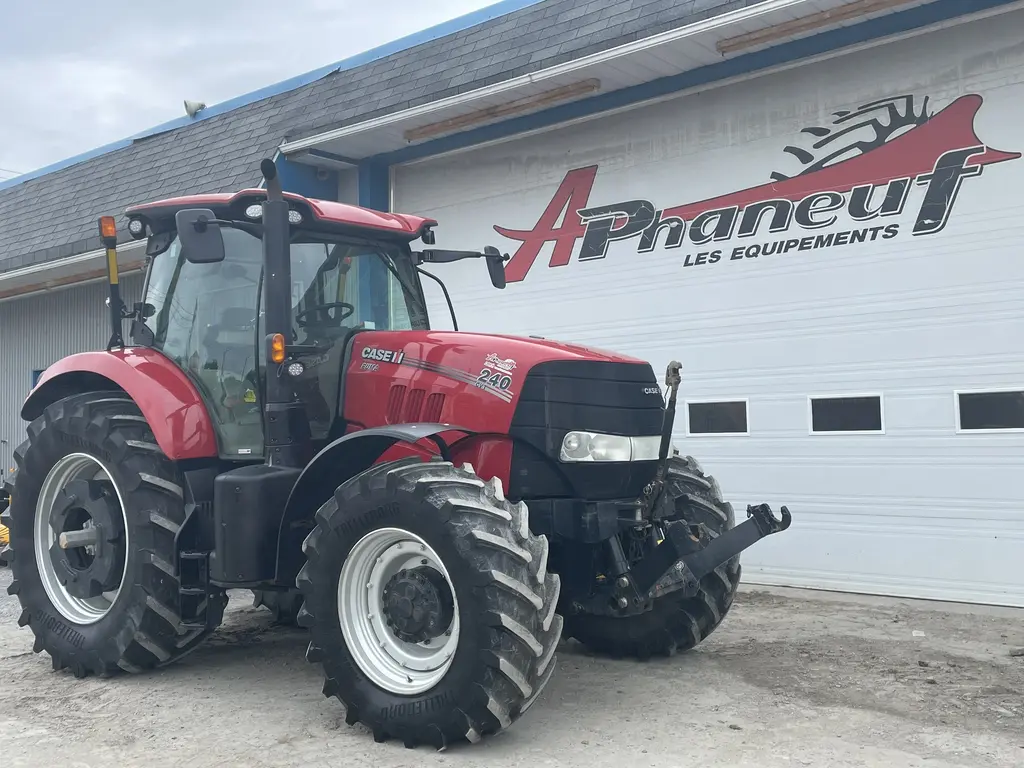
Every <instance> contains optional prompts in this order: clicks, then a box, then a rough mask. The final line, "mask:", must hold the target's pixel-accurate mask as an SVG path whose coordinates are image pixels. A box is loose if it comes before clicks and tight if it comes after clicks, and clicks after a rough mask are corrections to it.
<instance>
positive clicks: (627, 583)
mask: <svg viewBox="0 0 1024 768" xmlns="http://www.w3.org/2000/svg"><path fill="white" fill-rule="evenodd" d="M781 513H782V517H781V518H776V517H775V515H774V514H773V513H772V510H771V507H769V506H768V505H767V504H758V505H757V506H753V505H751V506H748V507H747V519H746V520H745V521H743V523H741V524H740V525H737V526H736V527H735V528H730V529H729V530H727V531H725V532H723V533H722V534H720V535H719V536H717V537H715V538H711V537H710V536H709V535H708V533H707V529H706V528H705V527H703V526H690V525H689V524H687V523H686V522H685V521H683V520H674V521H671V522H667V523H665V524H664V528H665V538H664V539H663V540H662V541H661V543H660V544H658V545H657V546H656V547H654V549H653V550H652V551H651V552H650V553H649V554H648V555H647V556H646V557H644V558H643V559H642V560H640V561H639V562H637V563H636V564H635V565H633V566H632V568H629V569H628V570H627V571H626V572H625V573H623V574H622V575H620V576H619V577H618V578H617V579H615V581H614V585H613V588H612V594H611V596H610V597H611V599H610V601H609V602H610V605H609V606H608V607H609V608H610V609H611V610H612V612H616V613H629V612H636V611H638V610H642V609H643V606H645V605H646V604H647V603H648V602H649V601H650V600H651V599H652V598H654V597H658V596H660V595H661V594H664V593H666V592H669V591H681V592H683V593H684V595H686V596H692V595H695V594H697V592H698V590H699V589H700V580H701V579H702V578H704V577H705V576H706V575H708V574H709V573H711V572H712V571H714V570H715V568H717V567H718V566H720V565H722V564H723V563H726V562H728V561H729V560H731V559H732V558H734V557H736V556H737V555H738V554H740V552H742V551H743V550H745V549H747V548H748V547H750V546H752V545H753V544H756V543H757V542H758V541H760V540H761V539H763V538H764V537H765V536H770V535H772V534H773V533H779V532H781V531H784V530H786V529H787V528H789V526H790V524H791V523H792V521H793V517H792V515H791V514H790V512H789V509H788V508H787V507H782V509H781ZM606 594H607V593H606Z"/></svg>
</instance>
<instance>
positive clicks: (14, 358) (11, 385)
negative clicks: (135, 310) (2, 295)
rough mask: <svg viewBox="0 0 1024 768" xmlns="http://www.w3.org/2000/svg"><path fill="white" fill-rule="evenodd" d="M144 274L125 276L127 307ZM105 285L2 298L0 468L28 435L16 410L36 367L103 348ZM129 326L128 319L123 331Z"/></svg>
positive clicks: (123, 287) (123, 286) (9, 463)
mask: <svg viewBox="0 0 1024 768" xmlns="http://www.w3.org/2000/svg"><path fill="white" fill-rule="evenodd" d="M142 283H143V276H142V275H141V274H134V275H125V276H123V277H122V279H121V292H122V296H123V297H124V300H125V303H127V304H128V305H129V306H131V304H132V303H133V302H136V301H139V299H140V298H141V294H142ZM106 297H107V286H106V283H102V282H100V283H92V284H89V285H82V286H78V287H76V288H68V289H66V290H62V291H55V292H53V293H46V294H37V295H35V296H28V297H26V298H24V299H18V300H16V301H5V302H0V354H2V357H3V365H2V366H0V393H3V397H2V400H0V438H3V439H4V440H6V441H7V443H8V444H7V445H0V466H4V469H5V470H6V469H8V468H9V467H11V466H13V459H12V453H13V451H14V448H16V447H17V446H18V445H19V444H20V443H21V441H22V440H24V438H25V423H24V422H23V421H22V420H21V417H20V416H19V415H18V412H19V411H20V410H21V404H22V403H23V402H24V400H25V396H26V395H27V394H28V391H29V389H30V388H31V386H32V371H34V370H42V369H44V368H46V367H47V366H50V365H52V364H53V363H55V362H56V361H57V360H59V359H60V358H62V357H65V356H67V355H70V354H73V353H75V352H85V351H88V350H90V349H102V348H103V347H104V345H106V343H107V339H108V338H109V337H110V321H109V319H108V317H109V315H108V314H107V306H106V304H104V300H105V299H106ZM127 328H128V324H127V323H125V332H127Z"/></svg>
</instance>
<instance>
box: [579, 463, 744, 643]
mask: <svg viewBox="0 0 1024 768" xmlns="http://www.w3.org/2000/svg"><path fill="white" fill-rule="evenodd" d="M666 481H667V489H666V491H667V492H668V493H669V494H670V495H671V497H672V498H673V499H674V500H675V502H674V503H675V508H676V513H677V518H676V519H684V520H686V521H688V522H689V523H690V524H692V525H696V524H699V523H703V524H704V525H706V526H707V528H708V531H709V532H710V534H711V536H712V537H714V536H718V535H719V534H721V533H722V532H723V531H726V530H728V529H729V528H732V527H733V526H734V525H735V524H736V514H735V512H734V511H733V508H732V504H730V503H728V502H726V501H723V500H722V494H721V491H720V489H719V487H718V483H717V482H716V481H715V479H714V478H713V477H711V476H709V475H705V474H704V471H703V470H702V469H701V466H700V464H698V463H697V461H696V459H694V458H693V457H692V456H686V457H683V456H672V457H670V458H669V464H668V472H667V474H666ZM740 572H741V568H740V562H739V555H737V556H736V557H734V558H732V559H731V560H729V561H727V562H726V563H724V564H722V565H720V566H719V567H718V568H716V569H715V570H714V571H712V572H711V573H709V574H708V575H707V576H705V577H704V578H703V579H701V581H700V590H699V591H698V593H697V594H696V595H694V596H693V597H684V596H682V593H681V592H670V593H669V594H667V595H665V596H663V597H659V598H655V600H654V604H653V607H652V609H651V610H650V611H648V612H647V613H642V614H639V615H637V616H629V617H624V618H620V617H614V616H600V615H594V614H575V615H568V616H566V620H565V636H566V637H567V638H569V637H573V638H575V639H576V640H578V641H579V642H581V643H582V644H583V645H585V646H587V647H588V648H590V649H591V650H592V651H595V652H597V653H601V654H606V655H609V656H613V657H617V658H621V657H634V658H640V659H646V658H650V657H651V656H671V655H673V654H674V653H676V652H677V651H688V650H690V649H692V648H694V647H695V646H697V645H698V644H700V643H701V642H703V641H704V640H706V639H707V638H708V636H709V635H710V634H711V633H712V632H714V631H715V630H716V629H717V628H718V627H719V626H720V625H721V623H722V621H723V620H724V619H725V617H726V614H728V612H729V609H730V608H731V607H732V602H733V598H734V597H735V595H736V589H737V588H738V587H739V583H740Z"/></svg>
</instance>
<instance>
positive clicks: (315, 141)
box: [0, 0, 1024, 606]
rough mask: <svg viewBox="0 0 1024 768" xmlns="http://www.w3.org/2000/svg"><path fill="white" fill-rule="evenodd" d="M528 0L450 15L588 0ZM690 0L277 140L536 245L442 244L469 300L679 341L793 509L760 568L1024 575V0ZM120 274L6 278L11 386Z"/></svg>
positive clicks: (690, 449)
mask: <svg viewBox="0 0 1024 768" xmlns="http://www.w3.org/2000/svg"><path fill="white" fill-rule="evenodd" d="M518 5H519V6H521V9H519V10H515V11H508V13H506V14H505V15H496V16H494V18H493V20H489V21H487V22H485V23H483V24H482V27H479V28H478V27H477V26H472V25H470V26H469V27H467V28H466V30H468V32H467V31H461V32H458V33H452V34H454V35H455V36H456V37H458V36H460V35H461V36H462V37H461V38H459V39H460V40H462V41H463V42H462V43H460V44H463V43H464V42H465V40H464V39H463V38H464V37H465V36H466V35H467V34H469V35H472V34H478V33H479V29H481V28H487V29H493V27H492V26H489V25H494V24H497V25H499V28H501V27H500V25H501V24H506V25H507V24H508V20H509V19H513V18H519V17H518V16H517V14H527V13H530V14H534V15H535V16H536V15H537V14H540V15H539V16H537V18H539V19H540V20H541V22H543V21H544V19H548V26H549V27H550V26H552V25H554V23H555V21H558V22H562V21H563V19H562V17H561V16H559V17H557V19H555V18H553V17H552V14H551V13H550V12H549V11H550V9H551V8H557V9H559V13H562V14H566V13H567V11H566V9H571V8H577V9H578V8H589V7H590V6H588V5H587V4H586V3H585V2H584V1H583V0H579V1H578V2H569V1H568V0H560V1H559V2H556V0H544V2H540V3H525V4H524V3H522V2H520V3H519V4H518ZM590 5H595V4H594V3H591V4H590ZM639 5H641V4H638V3H633V4H632V6H638V7H639ZM662 5H664V4H662ZM676 5H693V4H686V3H684V4H676ZM696 5H699V6H702V7H703V8H707V9H710V10H708V12H707V13H704V15H703V16H700V17H699V18H698V16H699V13H698V11H696V10H693V9H690V10H693V14H691V15H690V16H687V17H685V18H680V19H677V20H676V21H675V22H672V23H670V24H668V25H667V26H666V25H665V23H664V22H663V23H662V25H661V27H658V26H657V25H656V23H655V19H657V18H658V16H657V13H662V12H663V11H658V12H657V13H655V12H653V11H652V12H651V13H650V14H649V15H648V16H643V15H641V16H640V17H639V18H641V19H643V18H647V19H649V21H650V23H649V24H648V26H647V27H643V28H642V29H640V30H639V31H638V32H637V33H636V34H632V35H628V34H623V35H620V37H619V38H616V39H615V41H613V43H609V44H608V45H605V46H604V47H599V49H596V50H588V48H587V46H586V45H580V46H579V47H578V49H576V50H574V51H572V55H571V56H569V57H568V58H566V57H565V55H564V52H563V54H559V53H558V52H557V48H555V49H553V50H555V51H556V52H555V53H551V54H546V55H549V58H548V59H544V58H543V57H538V58H537V59H536V61H539V62H541V64H544V62H547V65H544V66H541V65H536V66H534V65H532V64H530V63H526V64H516V65H515V66H509V67H508V68H507V71H504V75H505V76H503V77H501V78H498V79H495V78H496V75H494V74H491V75H488V76H482V78H483V79H481V80H478V81H475V82H476V84H475V86H474V87H468V86H465V87H463V86H452V87H450V88H449V91H451V90H452V88H454V91H455V92H451V93H447V95H442V96H438V97H437V98H434V99H432V100H429V101H426V102H422V101H421V102H420V103H413V102H412V101H410V103H409V104H407V105H405V106H397V105H396V106H394V107H392V108H389V109H386V110H383V111H381V112H380V113H379V114H374V115H370V116H365V117H364V118H358V119H357V118H351V119H349V118H346V119H344V120H341V119H338V120H335V121H334V122H331V121H329V120H328V121H325V122H323V124H307V125H305V126H302V127H301V128H297V129H296V130H289V131H287V132H285V135H284V137H283V140H282V137H281V136H277V137H276V138H275V146H276V147H277V149H278V150H279V151H280V153H281V157H282V158H284V159H285V160H286V162H288V163H290V164H291V165H292V166H293V167H294V168H301V169H303V172H305V171H308V170H312V169H315V170H316V179H317V180H318V182H319V183H320V185H321V188H322V187H323V182H324V179H325V178H327V175H328V173H330V174H331V175H330V178H329V184H332V185H336V186H335V187H334V189H336V190H337V195H338V197H339V199H342V200H359V201H360V202H361V203H362V204H364V205H371V206H373V207H378V208H384V207H387V206H390V209H391V210H397V211H403V212H410V213H417V214H422V215H429V216H432V217H435V218H437V219H438V220H439V221H440V222H441V225H440V227H439V229H438V242H439V244H440V245H444V246H445V247H454V248H460V247H466V248H479V247H480V246H482V245H485V244H493V245H497V246H498V247H500V248H502V249H503V250H506V251H508V252H509V253H511V254H513V258H512V260H511V262H510V263H509V265H508V277H509V280H510V283H509V285H508V287H507V288H506V290H505V291H503V292H498V291H495V290H494V289H493V288H491V287H490V284H489V282H488V280H487V279H486V275H485V271H484V269H483V267H482V266H481V265H480V264H478V263H475V262H469V263H466V262H464V263H462V264H460V265H457V266H456V265H451V266H449V267H446V268H443V269H440V268H439V269H435V270H434V272H435V274H438V275H439V276H441V277H443V278H444V279H445V281H446V283H447V285H448V288H449V290H450V291H451V294H452V298H453V300H454V301H455V304H456V308H457V311H458V317H459V324H460V327H461V328H462V329H464V330H478V331H494V332H504V333H516V334H536V335H542V336H547V337H551V338H558V339H562V340H566V341H574V342H582V343H588V344H593V345H595V346H599V347H605V348H610V349H613V350H616V351H620V352H626V353H630V354H634V355H637V356H640V357H643V358H645V359H649V360H650V361H651V362H652V363H653V364H654V365H655V368H656V369H658V370H664V368H665V366H666V364H667V363H668V362H669V361H670V360H672V359H678V360H680V361H681V362H682V363H683V371H684V384H683V393H684V396H685V400H686V402H685V407H683V408H682V409H681V415H680V417H679V421H678V422H677V424H678V430H677V445H678V446H679V447H680V449H681V450H682V451H684V452H685V453H689V454H692V455H694V456H696V457H698V458H699V459H700V460H701V462H702V463H703V464H704V465H705V468H706V469H708V470H709V471H710V472H712V473H713V474H714V475H716V477H717V478H718V479H719V481H720V483H721V485H722V487H723V489H724V490H725V492H726V496H727V497H728V498H729V499H730V500H731V501H732V502H733V503H734V505H735V506H736V508H737V509H738V510H742V509H743V508H744V507H745V505H746V504H748V503H756V502H760V501H767V502H769V503H771V504H772V505H773V507H776V508H777V507H778V506H779V505H781V504H788V505H789V506H790V508H791V509H792V510H793V512H794V518H795V522H794V525H793V528H792V529H791V530H790V531H789V532H787V534H786V535H785V536H779V537H772V538H771V539H769V540H768V541H765V542H763V543H762V544H760V545H758V546H757V547H755V548H753V549H751V550H749V551H748V552H747V553H745V554H744V567H745V579H746V580H747V581H748V582H755V583H766V584H782V585H790V586H806V587H817V588H826V589H837V590H851V591H859V592H868V593H878V594H891V595H899V596H909V597H925V598H937V599H946V600H959V601H971V602H983V603H992V604H1002V605H1012V606H1024V569H1021V568H1020V567H1019V565H1018V560H1017V558H1018V557H1020V556H1021V554H1022V553H1024V470H1022V468H1021V466H1022V462H1024V261H1022V260H1021V259H1019V258H1017V255H1016V253H1017V250H1018V243H1020V242H1021V241H1022V239H1024V217H1022V216H1021V213H1022V211H1024V202H1022V198H1021V195H1020V194H1019V190H1020V189H1021V188H1024V157H1022V156H1021V152H1024V137H1022V135H1021V132H1020V125H1021V124H1022V122H1024V42H1022V41H1024V4H1022V3H1020V2H1010V3H1006V2H997V1H996V0H984V1H977V2H975V1H974V0H961V1H960V2H952V1H948V2H947V0H932V2H921V1H920V0H915V1H913V2H899V1H898V0H887V1H886V2H880V1H879V0H855V1H854V2H849V1H848V2H842V1H841V0H764V1H763V2H756V3H755V2H748V3H724V4H723V3H708V2H705V3H697V4H696ZM605 6H607V7H611V6H616V7H618V8H621V7H625V6H630V3H628V2H625V3H618V4H615V3H610V2H603V3H602V7H605ZM713 6H718V7H717V8H714V7H713ZM666 7H667V6H666ZM545 9H548V10H545ZM596 12H597V11H595V10H590V11H586V13H584V14H583V15H582V16H581V15H580V14H577V15H576V16H569V17H568V21H569V23H570V24H574V25H575V26H571V27H569V28H571V29H574V30H575V32H574V33H573V35H571V36H570V37H572V38H573V39H576V38H579V37H582V36H584V35H586V34H590V35H592V34H594V33H593V32H592V31H591V32H587V33H585V32H584V31H583V30H585V29H589V27H588V25H591V26H592V25H593V24H594V23H596V22H594V21H592V20H591V19H590V17H591V16H593V15H594V14H595V13H596ZM621 13H622V15H623V21H622V24H626V23H627V22H628V21H631V20H633V21H635V20H636V19H637V18H638V17H636V16H633V17H632V19H631V20H630V19H625V14H626V12H625V11H622V12H621ZM545 14H547V15H545ZM522 18H525V16H524V17H522ZM530 18H531V19H533V18H534V17H532V16H531V17H530ZM573 20H575V21H573ZM517 23H524V22H522V20H520V22H517ZM530 23H534V21H531V22H530ZM514 28H515V25H512V26H511V27H509V29H513V30H514ZM645 30H646V31H645ZM619 31H620V32H621V29H620V30H619ZM505 34H506V32H504V31H502V32H501V33H500V34H497V35H496V37H495V38H494V39H495V42H494V43H493V45H494V46H495V47H497V46H499V45H501V44H502V41H503V40H506V39H511V38H506V37H503V35H505ZM566 34H568V33H566ZM626 38H629V39H626ZM453 39H454V38H452V39H449V37H444V36H441V37H439V38H438V39H437V40H435V41H434V42H432V43H430V44H429V45H430V46H435V47H438V46H440V47H441V48H444V46H448V48H447V49H446V50H448V51H449V54H450V53H451V49H452V46H454V45H455V43H454V42H452V40H453ZM516 39H519V38H516ZM609 39H611V38H609ZM446 41H447V42H446ZM470 43H471V44H473V43H472V39H471V41H470ZM424 45H427V44H426V43H423V44H421V48H422V46H424ZM479 45H480V43H479V42H476V43H475V44H474V47H475V46H479ZM562 45H563V46H564V45H565V43H563V44H562ZM413 50H419V49H415V48H414V49H413ZM426 50H427V49H423V50H421V51H420V54H418V55H421V56H428V53H427V52H425V51H426ZM505 50H506V53H505V54H504V55H506V56H508V57H511V60H513V61H515V60H517V59H516V55H517V54H516V52H515V51H508V49H507V48H506V49H505ZM389 55H397V54H389ZM428 59H429V56H428ZM438 61H439V62H440V63H439V64H438V65H437V66H438V67H440V69H438V70H436V71H435V75H434V76H435V77H436V76H438V75H437V73H441V72H443V70H444V67H453V66H458V64H457V63H456V64H452V63H451V62H452V61H455V62H458V61H459V59H458V58H457V57H453V56H451V55H449V58H448V59H444V58H443V57H442V58H441V59H438ZM445 61H447V62H448V63H445ZM361 66H362V65H361ZM484 66H485V67H486V66H494V65H493V64H490V65H484ZM516 67H520V69H519V70H517V69H516ZM523 67H525V68H526V70H527V71H520V70H522V68H523ZM496 71H497V70H496ZM488 77H489V78H490V79H491V80H492V81H491V82H485V81H486V80H487V78H488ZM453 79H455V78H453ZM446 82H448V81H446ZM275 98H281V97H275ZM279 162H280V160H279ZM304 178H305V177H304ZM293 188H295V189H296V190H297V191H304V189H307V188H304V187H302V186H301V185H300V184H298V183H297V184H295V185H293ZM191 191H196V192H198V191H207V190H206V189H204V188H202V187H199V188H195V189H192V190H191ZM309 193H310V194H313V192H312V191H310V192H309ZM2 194H3V193H2V192H0V195H2ZM0 200H2V198H0ZM97 215H98V212H97ZM126 258H129V257H126ZM4 279H5V276H4V274H3V273H0V295H2V285H3V281H4ZM426 290H427V291H428V295H430V291H431V290H432V288H431V286H429V285H428V286H427V287H426ZM90 292H92V293H90ZM60 295H63V296H65V297H67V298H64V299H61V298H59V296H60ZM71 295H74V296H75V297H76V298H75V299H74V300H72V299H71V298H70V296H71ZM88 296H92V297H93V298H91V299H88V298H86V297H88ZM100 296H101V294H98V293H96V292H95V289H93V288H75V289H71V290H66V291H64V292H63V293H62V294H59V295H58V294H54V295H52V296H50V297H48V298H46V299H45V300H40V299H38V298H28V299H24V298H23V299H19V300H17V301H14V302H9V303H6V304H4V303H0V321H2V325H0V333H2V334H3V336H2V343H3V348H4V349H5V351H6V350H9V349H13V350H16V352H15V357H16V359H18V360H19V364H21V370H17V371H12V370H10V369H8V370H5V371H4V372H3V373H0V376H4V377H7V380H6V381H4V382H3V385H4V388H5V390H10V389H14V390H16V389H17V388H18V387H19V386H21V385H20V384H18V381H20V380H21V379H24V377H25V376H26V375H27V374H26V373H25V370H24V369H25V367H26V365H25V364H29V365H36V364H38V365H40V366H45V365H46V364H47V361H46V360H44V359H43V358H42V357H40V356H39V355H38V354H36V351H37V350H36V349H33V343H34V342H33V341H32V339H33V338H36V337H37V334H38V333H43V334H45V333H47V331H46V329H48V328H52V331H50V333H52V334H55V335H54V336H52V337H51V340H55V339H56V338H57V336H56V334H59V333H62V331H61V330H60V329H61V328H65V327H66V325H65V324H66V323H67V322H68V320H63V321H61V320H59V319H58V318H62V317H65V318H67V317H68V316H69V314H70V315H74V316H76V317H77V316H84V315H85V314H86V313H85V312H84V310H82V309H80V308H79V307H80V302H83V301H84V302H89V306H90V307H91V310H90V311H92V310H95V311H94V314H95V316H96V320H95V321H94V322H96V324H97V329H98V335H92V336H90V335H89V334H88V333H86V332H85V331H84V330H82V331H81V334H80V335H77V332H76V335H66V337H64V338H63V339H62V340H61V341H60V342H59V343H56V344H52V345H51V346H48V347H47V349H48V350H50V352H51V357H52V356H53V353H56V352H57V351H61V350H64V353H66V351H75V350H74V349H73V348H74V347H78V346H82V345H83V344H86V345H87V346H94V345H95V344H96V343H102V341H104V340H105V335H104V334H105V326H104V325H103V321H102V318H103V317H104V316H103V315H102V299H101V298H100ZM432 299H433V300H434V301H433V303H432V322H433V325H434V326H435V327H440V328H447V327H450V321H449V319H448V316H447V309H446V307H445V305H444V302H443V300H442V299H441V297H440V294H439V293H438V294H436V295H432ZM79 313H81V314H79ZM37 317H38V318H43V317H50V318H51V319H53V322H54V323H55V325H53V326H50V325H46V324H45V322H49V321H45V322H44V324H43V325H39V321H37V320H36V319H35V318H37ZM71 322H72V324H73V323H74V320H71ZM19 323H23V324H19ZM12 329H15V330H13V331H12ZM101 337H102V338H101ZM9 357H10V356H9ZM29 361H34V362H29ZM23 363H24V364H23ZM17 377H21V379H18V378H17ZM0 426H2V428H3V432H4V434H14V432H15V431H16V429H17V428H19V427H16V426H15V424H14V422H13V419H12V414H11V413H10V412H9V411H8V410H5V411H4V413H3V421H0Z"/></svg>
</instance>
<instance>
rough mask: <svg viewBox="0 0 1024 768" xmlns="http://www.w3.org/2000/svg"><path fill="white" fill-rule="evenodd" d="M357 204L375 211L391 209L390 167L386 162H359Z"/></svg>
mask: <svg viewBox="0 0 1024 768" xmlns="http://www.w3.org/2000/svg"><path fill="white" fill-rule="evenodd" d="M357 172H358V176H359V205H361V206H362V207H363V208H373V209H374V210H375V211H390V210H391V168H390V167H389V166H388V164H387V163H381V162H377V161H375V160H364V161H362V162H360V163H359V168H358V171H357Z"/></svg>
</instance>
